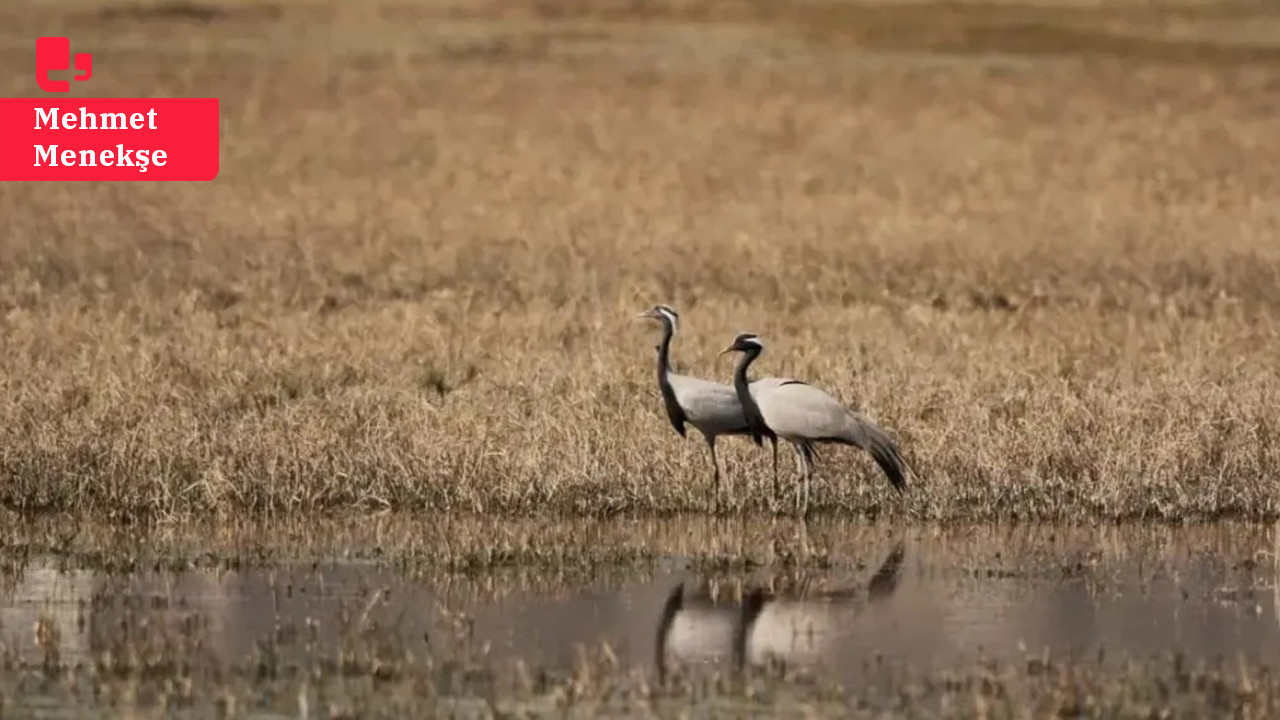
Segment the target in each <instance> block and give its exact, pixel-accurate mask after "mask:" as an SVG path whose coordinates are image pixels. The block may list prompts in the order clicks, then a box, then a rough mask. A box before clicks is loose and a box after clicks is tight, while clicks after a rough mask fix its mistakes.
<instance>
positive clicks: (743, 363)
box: [733, 347, 769, 445]
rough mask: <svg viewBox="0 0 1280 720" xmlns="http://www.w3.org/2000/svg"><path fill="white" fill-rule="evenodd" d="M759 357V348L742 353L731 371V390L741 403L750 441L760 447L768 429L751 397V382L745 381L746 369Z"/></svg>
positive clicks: (758, 407)
mask: <svg viewBox="0 0 1280 720" xmlns="http://www.w3.org/2000/svg"><path fill="white" fill-rule="evenodd" d="M758 357H760V348H758V347H756V348H750V349H748V350H745V351H744V352H743V353H742V359H741V360H739V361H738V367H737V369H735V370H734V371H733V389H734V390H735V391H736V392H737V393H738V402H740V403H742V414H743V415H745V416H746V418H747V428H748V429H750V430H751V439H752V440H754V441H755V443H756V445H760V444H762V443H761V436H763V435H765V434H766V433H767V432H768V431H769V429H768V427H766V426H765V424H764V416H762V415H761V414H760V406H759V405H757V404H756V401H755V398H753V397H751V382H750V381H749V380H747V368H748V367H750V366H751V363H753V362H755V361H756V358H758Z"/></svg>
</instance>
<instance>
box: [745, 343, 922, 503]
mask: <svg viewBox="0 0 1280 720" xmlns="http://www.w3.org/2000/svg"><path fill="white" fill-rule="evenodd" d="M728 352H740V353H742V359H741V360H740V361H739V362H738V366H737V368H736V369H735V370H734V373H733V386H734V390H735V391H736V392H737V394H738V401H739V402H740V403H741V405H742V409H743V414H744V415H745V416H746V418H747V424H748V426H750V430H751V434H752V437H753V438H757V439H756V442H757V443H759V439H758V437H759V436H762V435H763V434H764V433H766V432H772V433H773V434H774V435H776V436H777V437H780V438H782V439H783V440H786V441H787V442H789V443H791V444H792V446H793V447H795V448H796V450H797V451H798V453H799V455H800V460H801V466H802V473H803V475H804V487H803V493H802V495H803V501H802V502H799V503H798V504H799V505H800V508H799V509H800V512H801V514H802V515H807V514H808V510H809V490H810V485H811V483H812V480H813V460H814V457H815V455H814V446H815V445H816V444H818V443H837V444H841V445H852V446H854V447H859V448H862V449H863V450H866V451H867V452H869V453H870V454H871V457H872V458H874V459H875V461H876V464H878V465H879V466H880V468H881V469H882V470H884V474H885V475H886V476H887V477H888V478H889V483H890V484H891V485H893V488H894V489H895V490H897V491H898V492H899V493H901V492H902V490H903V488H905V487H906V483H907V480H906V473H907V464H906V462H905V461H904V460H903V459H902V455H901V454H900V453H899V452H898V445H897V443H895V442H894V441H893V439H892V438H890V437H889V435H888V434H887V433H886V432H885V431H884V430H883V429H881V428H880V427H879V426H877V425H876V424H875V423H873V422H871V420H869V419H867V418H866V417H865V416H863V415H861V414H859V413H856V412H854V411H852V410H849V409H847V408H845V407H844V406H843V405H841V404H840V403H839V402H838V401H836V399H835V398H833V397H831V396H830V395H828V394H827V393H825V392H823V391H821V390H819V389H817V388H815V387H813V386H812V385H809V384H808V383H805V382H802V381H800V380H796V379H793V378H777V377H772V378H761V379H759V380H756V381H754V382H751V381H749V380H748V379H747V369H748V368H749V367H750V366H751V363H753V362H755V360H756V358H758V357H760V353H762V352H764V343H762V342H760V336H758V335H756V334H755V333H742V334H740V335H738V336H737V337H736V338H734V339H733V343H732V344H731V345H729V347H727V348H725V349H724V350H721V351H720V354H721V355H724V354H725V353H728Z"/></svg>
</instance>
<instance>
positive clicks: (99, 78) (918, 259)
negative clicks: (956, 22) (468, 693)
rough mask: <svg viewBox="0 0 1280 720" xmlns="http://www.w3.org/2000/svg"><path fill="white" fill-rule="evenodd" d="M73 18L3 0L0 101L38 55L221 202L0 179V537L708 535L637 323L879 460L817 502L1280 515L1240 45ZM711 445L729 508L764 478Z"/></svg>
mask: <svg viewBox="0 0 1280 720" xmlns="http://www.w3.org/2000/svg"><path fill="white" fill-rule="evenodd" d="M77 7H78V6H75V5H73V4H70V3H69V4H67V5H66V7H61V6H51V5H39V6H37V5H30V6H25V5H16V6H14V7H11V8H9V9H7V10H5V11H0V13H3V14H4V15H5V18H6V20H9V21H11V22H7V23H6V24H7V26H8V27H9V28H11V29H7V30H5V31H3V35H2V36H0V37H2V39H3V40H4V42H3V43H2V44H0V57H3V58H4V60H5V62H3V63H0V68H2V69H0V94H5V95H28V94H31V93H33V92H34V91H35V89H34V84H33V83H32V82H31V80H30V77H29V72H28V71H27V70H25V69H23V68H26V67H28V62H29V54H30V47H29V42H28V40H29V37H30V36H31V35H30V32H29V31H31V30H34V29H37V28H40V29H41V31H45V30H46V29H47V28H49V27H61V28H63V29H65V31H66V33H67V34H69V35H71V36H72V38H73V43H82V44H83V45H85V46H86V47H84V48H83V50H87V51H91V52H94V53H95V69H96V74H95V77H94V79H93V81H92V82H93V85H94V87H93V88H92V89H91V90H89V89H83V90H82V89H80V88H77V89H76V92H77V93H83V94H86V95H88V94H92V95H96V96H110V95H120V96H137V95H146V94H153V95H157V96H163V95H199V96H217V97H219V98H221V102H222V111H223V126H222V136H223V148H222V171H221V175H220V177H219V179H218V180H217V181H216V182H213V183H210V184H154V185H153V184H114V185H105V184H103V185H92V184H64V185H54V184H34V183H33V184H27V185H11V186H8V187H5V188H3V189H0V216H3V217H4V218H5V221H4V223H3V224H0V267H2V268H3V272H0V336H2V337H3V347H4V352H3V353H0V395H3V397H4V402H3V403H0V503H3V505H5V506H7V507H9V508H14V509H23V510H28V511H36V510H49V511H64V510H70V511H81V512H87V513H93V514H98V515H103V516H114V517H132V516H137V515H181V514H184V513H200V514H223V515H228V516H230V515H238V514H269V513H306V512H320V511H327V510H334V509H340V508H348V507H355V508H359V509H377V508H395V509H399V510H408V511H423V512H439V511H453V512H483V513H511V514H528V515H533V514H538V515H543V514H553V515H557V514H558V515H584V514H601V513H616V512H638V513H668V512H681V511H693V512H702V511H709V509H710V495H709V489H710V473H709V465H708V464H707V463H708V461H707V457H706V452H705V447H704V446H703V445H702V443H701V440H700V439H697V438H690V439H687V440H681V439H679V438H678V437H676V436H675V434H674V433H673V432H672V430H671V428H670V426H669V425H668V423H667V421H666V419H665V417H664V416H663V415H662V411H661V403H660V400H659V398H658V396H657V388H656V385H655V382H654V379H653V367H654V360H653V346H654V343H655V340H656V329H655V328H653V327H651V326H646V325H644V324H641V323H638V322H635V321H633V320H632V319H631V318H632V316H633V315H634V314H635V313H636V312H638V311H640V310H643V309H645V308H647V307H649V306H651V305H652V304H654V303H655V302H667V303H670V304H672V305H674V306H675V307H676V308H677V309H678V310H679V311H680V312H681V315H682V321H683V327H682V333H681V335H680V336H679V337H678V338H677V340H676V343H675V349H674V351H675V356H676V358H677V363H678V365H679V366H681V369H682V370H684V371H688V372H692V373H694V374H698V375H701V376H706V377H714V378H718V379H721V380H726V381H727V380H728V378H729V375H730V370H731V367H730V362H731V361H730V360H728V359H721V360H720V361H719V362H717V360H716V359H715V352H716V351H718V350H719V349H720V348H722V347H723V346H724V345H725V344H726V343H727V342H728V341H729V340H730V339H731V338H732V336H733V335H734V334H735V333H736V332H739V331H743V330H753V331H756V332H759V333H760V334H761V335H762V337H763V339H764V341H765V342H766V344H767V346H768V349H767V350H766V353H765V355H764V357H763V358H762V360H761V361H760V363H759V364H758V367H759V371H760V372H762V373H767V374H792V375H795V376H797V377H801V378H804V379H806V380H809V381H812V382H814V383H816V384H818V385H820V386H821V387H823V388H825V389H827V390H829V391H830V392H832V393H833V394H834V395H836V396H837V397H839V398H841V399H842V400H844V401H846V402H848V403H849V404H851V405H855V406H857V407H859V408H862V409H864V410H865V411H866V412H868V413H869V414H870V415H871V416H872V417H874V418H876V419H877V420H878V421H880V422H881V423H883V424H884V425H885V426H887V427H888V428H890V429H892V430H893V431H894V433H895V435H896V437H897V438H898V439H899V440H900V442H901V443H902V446H903V449H904V452H905V454H906V455H907V456H908V458H909V459H910V460H911V462H912V463H913V464H914V466H915V469H916V471H917V472H918V474H919V475H920V477H921V481H920V482H919V483H918V484H917V485H916V486H915V487H913V488H912V489H911V491H910V492H908V493H907V494H906V495H905V496H904V497H902V498H898V497H894V496H893V495H892V493H891V492H890V491H889V489H888V486H887V483H885V482H884V480H883V478H882V477H881V476H880V475H879V471H878V469H877V468H876V467H875V466H874V464H873V463H872V462H870V460H869V459H867V458H866V457H864V456H862V455H861V454H858V453H856V452H854V451H852V450H832V451H828V452H826V453H824V454H823V457H822V458H821V459H820V464H819V470H820V472H821V473H822V474H823V480H824V482H822V483H820V484H819V485H818V486H817V487H816V488H815V494H814V497H813V503H814V505H815V507H816V509H817V510H818V511H819V512H828V513H834V512H841V513H863V514H874V515H880V516H887V517H890V518H893V517H912V518H922V519H924V518H927V519H941V520H981V519H989V518H995V517H1005V518H1008V517H1017V518H1032V517H1035V518H1084V517H1101V518H1118V517H1147V518H1190V517H1205V516H1235V517H1244V518H1272V517H1276V516H1277V515H1278V514H1280V513H1278V512H1277V503H1276V500H1275V498H1276V497H1277V492H1276V491H1277V487H1276V482H1275V479H1274V469H1275V468H1276V467H1277V466H1278V464H1280V425H1278V423H1277V421H1276V412H1277V411H1276V402H1275V398H1277V397H1278V396H1280V374H1278V373H1277V360H1276V358H1277V351H1276V349H1277V346H1278V345H1277V337H1276V335H1277V324H1276V320H1277V318H1278V317H1280V204H1277V203H1276V202H1275V199H1276V196H1277V191H1278V190H1280V136H1278V135H1277V134H1276V133H1275V132H1274V129H1275V127H1274V122H1275V117H1276V113H1277V110H1280V105H1277V102H1276V99H1275V90H1276V88H1277V87H1280V64H1277V62H1276V61H1274V60H1273V59H1271V57H1270V56H1269V55H1268V54H1267V52H1261V51H1260V52H1259V53H1254V54H1249V53H1244V52H1237V51H1235V50H1231V51H1230V52H1225V53H1218V54H1213V53H1209V54H1207V55H1205V56H1204V57H1203V58H1201V57H1200V56H1199V55H1196V54H1195V53H1192V54H1191V56H1187V54H1186V53H1185V52H1183V53H1182V54H1177V53H1174V54H1173V55H1169V56H1167V57H1166V56H1163V55H1161V54H1160V53H1146V54H1143V55H1141V56H1137V57H1129V56H1122V55H1117V54H1116V53H1109V52H1106V51H1105V48H1103V49H1099V48H1098V47H1096V46H1094V45H1090V44H1088V43H1084V42H1081V43H1079V44H1078V46H1077V45H1072V44H1071V43H1067V45H1065V46H1063V47H1060V48H1059V51H1058V52H1057V53H1052V54H1041V53H1037V54H1035V56H1034V57H1030V58H1029V57H1020V56H1008V55H1006V54H1004V53H1006V52H1007V51H1009V50H1010V48H1006V47H1003V46H998V47H987V46H984V45H975V44H974V43H977V40H975V41H974V43H971V44H969V45H965V46H964V47H970V48H971V49H972V50H973V51H972V52H968V53H966V52H960V51H958V50H956V49H955V48H954V47H952V46H950V45H948V46H945V47H941V48H933V47H923V48H922V47H917V46H916V45H912V44H911V43H909V42H908V41H907V40H908V39H909V38H910V37H916V38H917V39H918V35H912V34H911V33H910V27H911V25H910V24H909V23H908V24H906V25H901V26H900V25H895V24H894V23H886V24H885V28H889V29H887V30H884V32H883V33H881V34H880V35H877V36H876V37H877V38H881V41H882V44H881V45H876V46H874V47H872V48H871V50H875V51H876V52H871V51H869V50H868V48H867V47H866V45H867V44H866V43H865V42H863V41H861V40H858V38H857V37H854V36H855V35H857V33H839V32H832V33H830V34H829V35H822V36H817V35H815V34H814V33H812V32H808V31H805V30H803V29H802V28H801V29H798V26H797V24H796V23H797V22H798V21H796V20H795V18H790V19H788V18H775V17H763V18H761V17H741V16H738V15H732V14H730V16H728V18H729V20H732V22H728V21H727V20H726V21H724V22H721V21H718V20H717V19H716V18H715V17H714V16H712V17H710V18H706V19H699V18H689V17H677V18H673V17H665V16H662V15H661V14H657V15H653V16H646V17H636V18H633V19H632V21H628V20H627V18H620V17H615V16H609V17H606V18H604V19H600V18H576V17H573V16H572V14H571V15H570V17H567V18H560V19H554V18H552V19H548V18H545V17H543V18H538V17H532V16H524V15H519V14H516V15H514V16H512V17H506V16H504V17H503V18H502V19H501V22H499V21H498V20H497V19H495V20H493V21H492V22H493V24H492V25H485V24H484V22H479V25H477V22H478V21H477V19H476V18H475V17H461V16H457V15H455V16H449V15H448V14H447V13H445V14H444V15H433V14H432V13H433V12H436V11H431V10H429V9H427V8H426V7H425V6H423V7H418V6H414V5H410V6H395V7H391V6H386V7H382V6H376V7H380V8H381V9H380V10H377V11H374V10H371V9H369V8H368V7H364V8H360V9H358V11H357V9H351V10H348V11H343V10H333V9H325V8H322V7H319V6H307V5H302V4H298V5H296V6H295V5H291V4H286V5H284V6H273V7H274V8H275V9H274V10H271V11H270V12H267V11H264V10H262V9H261V8H258V9H256V10H255V9H253V8H249V9H245V8H246V7H247V6H243V5H241V4H237V3H231V4H229V5H227V6H225V7H220V6H219V7H220V9H219V10H218V12H217V13H214V14H213V15H211V16H209V17H206V18H203V19H201V18H192V17H188V16H186V15H183V14H181V13H178V14H176V15H175V14H174V13H173V12H169V13H167V14H166V13H160V14H154V13H152V14H145V13H143V14H139V11H137V10H136V9H135V10H133V11H130V12H131V13H132V14H123V13H115V14H105V15H104V14H102V13H99V12H98V11H95V10H83V9H77ZM255 7H256V6H255ZM351 7H352V8H355V6H351ZM716 7H719V6H716ZM439 12H442V13H443V12H444V11H439ZM975 12H977V11H975ZM1057 12H1059V14H1061V11H1057ZM1077 12H1078V13H1079V14H1078V15H1072V16H1071V17H1072V18H1074V20H1073V21H1072V22H1076V21H1079V22H1084V23H1086V24H1089V23H1092V24H1091V25H1090V27H1093V26H1098V27H1101V26H1104V25H1106V26H1107V27H1113V26H1114V22H1113V21H1114V18H1112V19H1111V20H1108V19H1107V18H1105V17H1103V18H1102V19H1099V18H1098V17H1095V16H1094V15H1090V12H1091V11H1088V10H1085V9H1081V10H1079V11H1077ZM535 15H536V13H535ZM1194 15H1195V14H1194V13H1191V15H1190V17H1191V20H1187V21H1186V22H1188V23H1190V25H1191V26H1192V27H1200V26H1199V25H1196V18H1195V16H1194ZM446 16H447V17H448V18H449V19H448V20H447V21H446V20H444V19H442V18H444V17H446ZM984 17H985V16H984ZM1224 17H1227V19H1228V20H1230V19H1231V18H1232V17H1234V18H1235V20H1234V21H1235V22H1241V23H1244V24H1246V25H1249V26H1251V27H1255V28H1256V27H1259V26H1261V25H1262V24H1263V21H1264V20H1266V18H1261V19H1258V18H1254V19H1250V18H1249V17H1245V16H1243V15H1241V14H1240V11H1239V10H1238V9H1237V12H1236V15H1234V16H1232V15H1231V14H1230V13H1225V14H1224ZM1241 18H1243V19H1241ZM981 19H982V18H979V20H981ZM988 20H990V18H988ZM1050 20H1052V18H1048V19H1045V18H1041V19H1040V20H1037V22H1049V21H1050ZM1104 21H1105V22H1104ZM449 22H452V23H458V25H457V27H454V26H451V25H448V23H449ZM973 22H974V23H975V25H976V26H977V25H982V23H981V22H978V21H977V20H975V21H973ZM1054 22H1066V21H1060V20H1059V21H1054ZM1107 22H1111V25H1107ZM1213 22H1216V23H1218V25H1216V26H1215V27H1218V26H1221V24H1222V23H1223V22H1227V20H1222V19H1220V18H1219V19H1217V20H1214V21H1213ZM441 23H444V24H443V25H441ZM1210 24H1212V23H1210V22H1209V21H1205V22H1203V23H1201V25H1204V26H1206V27H1207V26H1208V25H1210ZM825 25H826V26H828V27H831V28H833V29H839V27H842V26H841V25H839V24H838V23H835V21H834V20H833V21H832V22H829V23H825ZM441 27H446V28H448V27H454V30H457V29H458V28H469V30H468V33H470V34H462V33H461V32H460V31H459V32H450V33H446V32H444V31H443V30H439V28H441ZM848 27H863V28H865V27H866V25H865V23H863V24H858V23H850V24H849V25H848ZM894 27H900V29H899V30H898V32H899V33H900V35H901V37H902V38H903V39H902V42H901V43H900V46H895V45H893V43H892V42H889V40H885V39H884V38H889V39H890V40H891V39H892V34H891V33H890V30H891V29H892V28H894ZM1072 27H1076V25H1072ZM1152 27H1155V25H1153V24H1152V23H1151V22H1148V21H1140V20H1134V21H1133V28H1134V32H1135V33H1138V34H1144V33H1145V34H1146V35H1150V34H1151V33H1152V32H1155V31H1154V30H1152ZM477 28H479V29H477ZM691 28H692V29H691ZM902 28H905V29H902ZM24 33H25V34H24ZM884 33H890V34H888V35H885V34H884ZM859 37H860V36H859ZM975 37H977V36H975ZM982 37H988V36H982ZM979 39H981V38H979ZM1162 42H1165V43H1166V44H1172V46H1178V44H1177V43H1174V42H1173V41H1167V40H1166V41H1162ZM1197 42H1202V41H1200V40H1197ZM1205 42H1207V41H1205ZM95 43H96V44H95ZM886 43H887V44H886ZM917 45H918V43H917ZM961 49H962V50H963V48H961ZM886 50H905V51H909V52H908V54H896V55H886V54H883V51H886ZM1013 50H1016V48H1013ZM1180 52H1181V51H1180ZM770 58H772V59H770ZM721 459H722V462H723V463H724V465H725V469H726V472H727V478H728V482H729V483H730V487H731V491H730V492H731V498H732V500H731V509H732V510H733V511H747V512H754V511H761V510H763V509H765V508H766V507H767V504H768V479H769V478H768V453H767V452H766V451H760V450H757V449H755V448H753V447H750V446H749V445H748V444H747V443H746V442H745V441H742V440H729V441H725V442H723V443H722V445H721ZM785 467H786V469H787V472H789V473H790V472H792V467H791V462H790V458H789V457H787V458H785Z"/></svg>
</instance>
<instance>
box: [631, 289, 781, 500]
mask: <svg viewBox="0 0 1280 720" xmlns="http://www.w3.org/2000/svg"><path fill="white" fill-rule="evenodd" d="M636 318H638V319H639V318H649V319H653V320H657V321H659V322H660V323H662V340H661V341H660V342H659V343H658V346H657V348H656V350H657V352H658V390H659V391H660V392H661V393H662V403H663V405H664V406H666V409H667V417H668V418H669V419H670V420H671V426H672V427H674V428H675V429H676V432H677V433H679V434H680V437H686V435H685V423H688V424H689V425H692V426H694V427H695V428H697V429H698V431H699V432H701V433H702V437H703V438H705V439H706V441H707V447H708V448H709V449H710V450H711V466H712V468H713V475H712V483H713V486H714V491H715V504H716V507H717V508H718V507H719V505H720V462H719V460H718V459H717V458H716V438H717V437H719V436H721V435H750V436H751V438H752V439H753V440H754V441H755V443H756V445H758V446H760V447H763V446H764V444H763V443H762V442H761V439H762V438H768V439H769V442H770V443H771V444H772V445H773V483H774V494H775V495H776V494H777V485H778V439H777V437H775V436H774V434H773V432H772V431H770V430H769V429H768V428H765V429H763V430H760V431H758V432H752V431H751V429H750V427H749V425H748V423H747V419H746V417H745V416H744V415H743V412H742V404H741V403H740V402H739V401H738V394H737V392H736V391H735V390H734V389H733V387H732V386H730V385H725V384H723V383H718V382H712V381H710V380H703V379H701V378H695V377H689V376H688V375H677V374H676V373H673V372H671V338H672V337H673V336H674V335H675V334H676V333H677V332H678V331H679V327H680V316H679V315H678V314H676V311H675V310H673V309H672V308H671V307H670V306H668V305H654V306H653V307H652V308H650V309H649V310H646V311H644V312H642V313H640V314H638V315H636Z"/></svg>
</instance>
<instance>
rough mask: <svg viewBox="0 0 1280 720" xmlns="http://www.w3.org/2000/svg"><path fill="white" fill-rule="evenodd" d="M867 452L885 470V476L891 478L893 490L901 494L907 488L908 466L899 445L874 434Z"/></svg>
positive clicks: (868, 444)
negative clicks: (899, 450) (900, 452)
mask: <svg viewBox="0 0 1280 720" xmlns="http://www.w3.org/2000/svg"><path fill="white" fill-rule="evenodd" d="M867 450H868V451H870V452H871V457H873V458H875V461H876V464H877V465H879V466H880V469H881V470H884V474H885V475H887V476H888V477H889V483H890V484H891V485H893V489H894V490H897V491H898V492H899V493H901V492H902V491H903V490H905V489H906V487H907V472H906V470H907V464H906V462H904V461H903V459H902V455H901V454H899V452H898V447H897V445H895V444H894V442H893V441H892V440H890V439H889V438H888V437H885V436H880V435H879V434H878V433H875V434H872V436H871V441H870V442H869V443H867Z"/></svg>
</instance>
